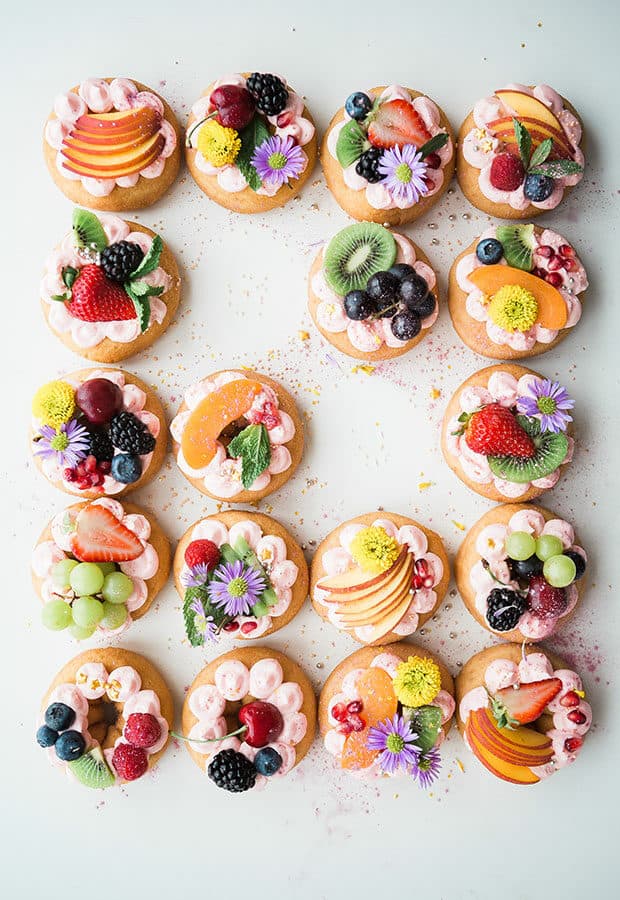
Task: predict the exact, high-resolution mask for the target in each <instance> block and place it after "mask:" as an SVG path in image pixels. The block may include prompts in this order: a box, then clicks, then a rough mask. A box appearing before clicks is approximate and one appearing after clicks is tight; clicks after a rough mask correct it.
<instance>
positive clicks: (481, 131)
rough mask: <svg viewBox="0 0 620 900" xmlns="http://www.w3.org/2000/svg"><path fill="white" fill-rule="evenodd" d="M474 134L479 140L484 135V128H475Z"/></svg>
mask: <svg viewBox="0 0 620 900" xmlns="http://www.w3.org/2000/svg"><path fill="white" fill-rule="evenodd" d="M475 135H476V138H477V139H478V140H479V141H481V140H482V138H483V137H485V136H486V131H485V130H484V128H476V131H475Z"/></svg>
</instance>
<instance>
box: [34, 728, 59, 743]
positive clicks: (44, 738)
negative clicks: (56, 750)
mask: <svg viewBox="0 0 620 900" xmlns="http://www.w3.org/2000/svg"><path fill="white" fill-rule="evenodd" d="M57 740H58V732H57V731H56V730H55V729H54V728H49V727H48V726H47V725H41V727H40V728H39V729H38V731H37V744H38V745H39V747H53V746H54V744H55V743H56V741H57Z"/></svg>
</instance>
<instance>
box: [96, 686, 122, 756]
mask: <svg viewBox="0 0 620 900" xmlns="http://www.w3.org/2000/svg"><path fill="white" fill-rule="evenodd" d="M124 725H125V720H124V717H123V705H122V703H114V702H113V701H112V700H109V699H108V698H107V697H100V698H99V699H97V700H89V701H88V731H89V733H90V735H91V737H92V738H93V740H95V741H97V743H98V744H99V745H100V746H101V747H103V748H104V749H106V750H107V749H108V748H109V747H113V746H114V744H115V742H116V741H117V740H118V738H119V737H121V735H122V733H123V727H124Z"/></svg>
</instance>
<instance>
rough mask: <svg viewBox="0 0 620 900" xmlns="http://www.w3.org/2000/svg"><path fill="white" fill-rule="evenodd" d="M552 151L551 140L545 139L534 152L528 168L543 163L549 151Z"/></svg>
mask: <svg viewBox="0 0 620 900" xmlns="http://www.w3.org/2000/svg"><path fill="white" fill-rule="evenodd" d="M552 150H553V140H552V139H551V138H547V139H546V140H544V141H543V142H542V143H541V144H539V145H538V147H537V148H536V149H535V150H534V152H533V153H532V155H531V157H530V168H531V167H532V166H539V165H540V164H541V163H543V162H544V161H545V160H546V159H547V157H548V156H549V154H550V153H551V151H552Z"/></svg>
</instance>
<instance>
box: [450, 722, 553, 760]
mask: <svg viewBox="0 0 620 900" xmlns="http://www.w3.org/2000/svg"><path fill="white" fill-rule="evenodd" d="M467 734H468V736H469V737H475V739H476V741H477V742H478V744H479V745H480V746H481V747H486V748H487V749H488V750H489V751H490V752H491V753H492V754H493V755H494V756H496V757H497V758H498V759H501V760H503V761H504V762H507V763H511V764H512V765H518V766H544V765H545V764H546V763H548V762H549V761H550V760H551V758H552V756H553V748H552V744H551V741H550V739H549V738H548V737H547V735H546V734H541V732H540V731H536V729H535V728H526V727H523V726H521V727H519V728H499V727H498V725H497V722H496V721H495V717H494V716H493V713H492V712H491V711H490V710H489V709H488V708H483V709H475V710H472V712H471V713H470V714H469V716H468V720H467Z"/></svg>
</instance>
